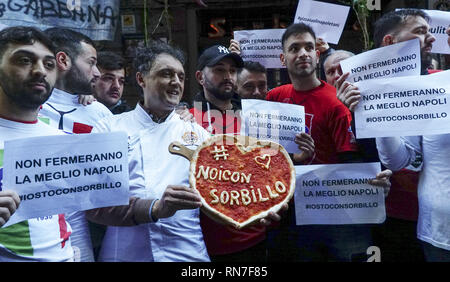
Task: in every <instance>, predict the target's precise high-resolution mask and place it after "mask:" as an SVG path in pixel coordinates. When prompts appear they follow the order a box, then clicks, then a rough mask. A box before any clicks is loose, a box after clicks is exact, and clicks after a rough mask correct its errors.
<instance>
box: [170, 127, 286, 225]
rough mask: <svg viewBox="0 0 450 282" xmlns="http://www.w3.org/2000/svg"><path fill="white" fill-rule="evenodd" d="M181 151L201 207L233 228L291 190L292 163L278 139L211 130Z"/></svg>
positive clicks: (265, 212)
mask: <svg viewBox="0 0 450 282" xmlns="http://www.w3.org/2000/svg"><path fill="white" fill-rule="evenodd" d="M178 146H180V145H178ZM185 149H186V148H185ZM171 152H173V151H171ZM173 153H177V152H173ZM178 153H179V152H178ZM179 154H180V153H179ZM182 155H183V154H182ZM184 156H185V157H187V158H189V159H190V160H191V165H190V178H189V182H190V184H191V186H192V187H193V188H194V189H196V190H197V191H198V192H199V194H200V196H201V198H202V204H203V206H202V209H203V211H204V212H205V213H206V214H207V215H208V216H210V217H211V218H213V219H215V220H216V221H219V222H222V223H223V222H225V223H227V224H230V225H232V226H234V227H236V228H243V227H245V226H248V225H249V224H251V223H253V222H255V221H257V220H259V219H261V218H264V217H266V216H267V215H268V213H269V212H270V211H273V212H278V211H279V210H280V208H281V207H282V205H283V204H284V203H288V202H289V200H290V199H291V198H292V196H293V194H294V189H295V169H294V166H293V164H292V161H291V159H290V157H289V155H288V153H287V152H286V150H285V149H284V148H283V147H282V146H281V145H279V144H277V143H274V142H270V141H258V140H257V139H255V138H251V137H246V136H230V135H215V136H213V137H211V138H209V139H208V140H206V141H205V142H203V144H202V145H200V146H199V147H198V148H197V149H196V150H195V151H194V152H193V153H192V155H190V154H189V153H188V154H184Z"/></svg>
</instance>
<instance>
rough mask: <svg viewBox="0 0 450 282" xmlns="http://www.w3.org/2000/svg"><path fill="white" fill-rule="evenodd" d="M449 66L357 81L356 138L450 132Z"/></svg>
mask: <svg viewBox="0 0 450 282" xmlns="http://www.w3.org/2000/svg"><path fill="white" fill-rule="evenodd" d="M449 77H450V70H448V71H443V72H438V73H434V74H431V75H421V76H405V77H395V78H386V79H383V78H382V79H372V80H366V81H362V82H357V83H355V85H356V86H357V87H358V88H359V91H360V92H361V99H360V101H359V104H358V106H357V107H356V109H355V125H356V138H372V137H389V136H416V135H429V134H446V133H450V98H449V95H448V94H449V93H450V80H449Z"/></svg>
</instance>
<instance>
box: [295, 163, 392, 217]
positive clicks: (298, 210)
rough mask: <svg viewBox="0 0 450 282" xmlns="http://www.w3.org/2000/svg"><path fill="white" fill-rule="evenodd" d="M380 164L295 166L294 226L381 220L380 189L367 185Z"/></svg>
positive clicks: (382, 201)
mask: <svg viewBox="0 0 450 282" xmlns="http://www.w3.org/2000/svg"><path fill="white" fill-rule="evenodd" d="M380 167H381V166H380V163H352V164H335V165H308V166H295V171H296V175H297V180H296V189H295V192H294V200H295V217H296V224H297V225H307V224H366V223H382V222H383V221H384V220H385V219H386V209H385V205H384V192H383V189H382V188H378V187H376V186H373V185H370V184H368V181H369V179H372V178H375V176H376V174H377V173H378V172H380Z"/></svg>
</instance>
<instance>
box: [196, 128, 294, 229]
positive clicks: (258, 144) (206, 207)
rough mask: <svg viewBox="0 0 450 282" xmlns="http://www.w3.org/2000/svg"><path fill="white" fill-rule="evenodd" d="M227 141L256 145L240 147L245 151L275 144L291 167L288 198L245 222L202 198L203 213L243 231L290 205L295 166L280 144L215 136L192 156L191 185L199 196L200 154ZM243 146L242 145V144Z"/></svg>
mask: <svg viewBox="0 0 450 282" xmlns="http://www.w3.org/2000/svg"><path fill="white" fill-rule="evenodd" d="M224 138H225V139H227V140H228V141H230V142H234V139H239V140H240V141H241V142H249V141H250V142H252V143H253V144H254V145H250V146H245V145H244V146H243V147H239V146H238V148H239V149H241V150H243V151H245V149H248V150H251V149H253V148H258V147H264V146H266V145H267V144H275V145H276V146H278V148H279V150H280V152H281V153H282V154H283V155H284V156H285V157H286V159H287V161H288V164H289V167H290V173H291V183H290V186H289V193H288V195H287V196H286V198H285V199H284V200H283V201H281V202H280V203H278V204H276V205H275V206H273V207H271V208H270V209H269V210H266V211H263V212H260V213H258V214H256V215H253V216H252V217H250V218H249V219H247V220H246V221H244V222H237V221H235V220H234V219H232V218H231V217H229V216H227V215H224V214H222V213H220V212H218V211H217V210H216V209H214V208H213V207H212V206H211V205H210V204H209V203H208V202H206V200H205V199H204V198H203V197H200V198H201V201H202V210H203V212H204V213H205V214H206V215H208V216H209V217H211V218H212V219H213V220H215V221H217V222H219V223H222V224H223V223H224V222H225V223H227V224H230V225H232V226H234V227H235V228H237V229H242V228H244V227H246V226H248V225H250V224H252V223H254V222H256V221H258V220H260V219H262V218H265V217H267V216H268V214H269V212H275V213H277V212H278V211H279V210H280V209H281V207H282V206H283V205H284V204H285V203H288V202H289V201H290V200H291V198H292V196H293V195H294V190H295V178H296V175H295V168H294V164H293V163H292V160H291V158H290V157H289V154H288V153H287V151H286V150H285V149H284V147H283V146H281V145H280V144H278V143H275V142H272V141H265V140H257V139H255V138H252V137H247V136H239V135H238V136H234V135H215V136H212V137H211V138H208V139H207V140H205V141H204V142H203V143H202V144H201V145H200V146H198V147H197V149H196V150H195V152H194V154H193V156H192V160H191V165H190V168H189V183H190V185H191V187H192V188H194V189H195V190H196V191H197V192H198V193H199V194H200V192H199V191H198V189H197V187H196V185H195V184H196V179H195V167H196V164H197V160H198V154H199V152H200V151H201V150H202V149H203V148H205V147H208V146H210V145H212V144H214V143H216V142H217V141H219V140H223V139H224ZM240 144H242V143H240Z"/></svg>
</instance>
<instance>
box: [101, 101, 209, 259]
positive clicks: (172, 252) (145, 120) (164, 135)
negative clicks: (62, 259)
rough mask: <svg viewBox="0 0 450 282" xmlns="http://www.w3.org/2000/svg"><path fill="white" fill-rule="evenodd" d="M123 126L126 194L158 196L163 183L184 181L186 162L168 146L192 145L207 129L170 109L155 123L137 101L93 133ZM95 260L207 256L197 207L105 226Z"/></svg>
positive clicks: (197, 142) (186, 175) (163, 188)
mask: <svg viewBox="0 0 450 282" xmlns="http://www.w3.org/2000/svg"><path fill="white" fill-rule="evenodd" d="M108 131H125V132H127V133H128V136H129V154H128V158H129V159H128V161H129V164H130V194H131V195H132V196H137V197H140V198H161V197H162V195H163V192H164V191H165V189H166V187H167V186H168V185H185V186H189V161H188V160H187V159H185V158H183V157H181V156H178V155H173V154H171V153H170V152H169V151H168V148H169V145H170V143H172V142H174V141H178V142H180V143H181V144H183V145H185V146H187V147H188V148H191V149H195V148H196V147H197V146H198V145H200V144H201V143H202V142H203V140H205V139H206V138H208V137H209V136H210V135H209V133H208V132H207V131H206V130H204V129H203V128H202V127H201V126H199V125H197V124H196V123H191V122H185V121H182V120H181V119H180V116H179V115H178V114H176V113H175V112H172V113H171V114H170V115H169V116H168V117H167V119H166V121H164V122H163V123H155V122H154V121H153V120H152V119H151V117H150V116H149V115H148V114H147V113H146V112H145V110H144V109H143V108H142V107H141V106H140V105H139V104H138V105H137V106H136V108H135V109H134V110H133V111H130V112H126V113H123V114H120V115H114V116H112V117H109V118H106V119H104V120H101V121H100V122H99V125H98V127H95V128H94V131H93V132H108ZM99 260H100V261H158V262H159V261H164V262H167V261H175V262H179V261H209V256H208V253H207V250H206V246H205V243H204V241H203V234H202V230H201V227H200V220H199V209H193V210H179V211H177V212H176V213H175V215H173V216H172V217H169V218H163V219H159V220H158V221H157V222H154V223H147V224H140V225H137V226H131V227H128V226H127V227H116V226H108V228H107V231H106V234H105V237H104V240H103V243H102V249H101V251H100V255H99Z"/></svg>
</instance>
